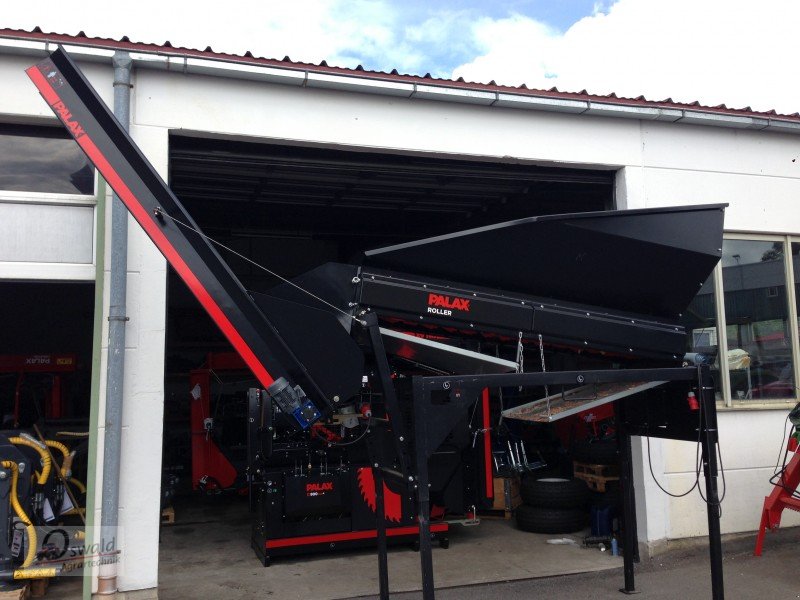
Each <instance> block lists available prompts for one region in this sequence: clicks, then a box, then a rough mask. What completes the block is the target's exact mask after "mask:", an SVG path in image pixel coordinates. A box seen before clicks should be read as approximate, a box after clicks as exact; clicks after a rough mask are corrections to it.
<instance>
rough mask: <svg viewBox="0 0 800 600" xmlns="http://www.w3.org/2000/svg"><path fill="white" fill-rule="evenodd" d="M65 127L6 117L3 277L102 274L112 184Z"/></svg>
mask: <svg viewBox="0 0 800 600" xmlns="http://www.w3.org/2000/svg"><path fill="white" fill-rule="evenodd" d="M99 181H100V180H99V178H97V177H96V173H95V169H94V168H93V167H92V166H91V164H90V163H89V162H88V161H87V159H86V157H85V156H84V154H83V152H82V151H81V149H80V147H79V146H78V145H77V144H76V143H75V142H74V141H73V140H72V138H71V137H69V135H68V134H67V132H66V131H64V129H63V128H62V127H60V126H56V125H54V126H52V127H45V126H41V125H23V124H11V123H0V278H3V279H48V280H60V279H77V280H91V279H94V278H95V253H96V252H97V245H96V229H97V223H96V219H97V204H98V200H99V195H100V194H105V191H104V190H105V188H104V187H103V186H102V185H99V183H98V182H99Z"/></svg>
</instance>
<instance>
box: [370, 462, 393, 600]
mask: <svg viewBox="0 0 800 600" xmlns="http://www.w3.org/2000/svg"><path fill="white" fill-rule="evenodd" d="M372 474H373V477H374V478H375V519H376V521H377V532H378V585H379V588H380V597H381V600H389V561H388V556H387V548H386V512H385V509H384V504H383V473H381V470H380V469H379V468H377V467H376V468H373V469H372Z"/></svg>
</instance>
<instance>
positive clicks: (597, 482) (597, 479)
mask: <svg viewBox="0 0 800 600" xmlns="http://www.w3.org/2000/svg"><path fill="white" fill-rule="evenodd" d="M575 477H577V478H578V479H583V480H584V481H585V482H586V485H588V486H589V489H590V490H592V491H594V492H600V493H603V492H605V491H606V485H607V484H608V483H609V482H611V481H619V477H603V476H602V475H589V474H587V473H575Z"/></svg>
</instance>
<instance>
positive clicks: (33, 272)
mask: <svg viewBox="0 0 800 600" xmlns="http://www.w3.org/2000/svg"><path fill="white" fill-rule="evenodd" d="M48 121H49V122H48V123H47V124H46V125H45V124H42V123H41V122H37V123H21V124H22V125H26V124H27V125H32V126H36V127H39V128H41V127H50V128H52V129H54V130H55V129H58V126H57V124H56V123H55V120H50V119H48ZM3 124H6V123H3ZM7 124H9V125H18V124H20V123H13V122H12V123H7ZM92 171H93V172H94V181H93V184H92V193H91V194H62V193H56V192H25V191H19V190H5V189H0V203H2V204H22V205H24V204H46V205H51V206H74V207H91V208H92V209H93V218H92V259H91V262H90V263H49V262H35V261H33V262H27V261H25V262H13V261H0V279H20V280H22V279H24V280H77V281H94V280H95V279H96V273H95V271H96V265H97V253H98V252H102V248H98V247H97V217H98V215H97V206H98V204H99V200H100V195H101V194H105V193H106V188H105V185H104V184H103V182H102V180H101V179H100V174H99V172H98V171H97V169H95V168H94V166H92Z"/></svg>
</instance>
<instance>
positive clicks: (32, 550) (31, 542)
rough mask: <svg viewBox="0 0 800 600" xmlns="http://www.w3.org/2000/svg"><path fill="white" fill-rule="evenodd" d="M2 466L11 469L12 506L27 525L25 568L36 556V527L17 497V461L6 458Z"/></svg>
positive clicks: (0, 463) (0, 464) (23, 564)
mask: <svg viewBox="0 0 800 600" xmlns="http://www.w3.org/2000/svg"><path fill="white" fill-rule="evenodd" d="M0 466H2V467H3V468H4V469H9V470H10V471H11V494H10V496H9V498H10V499H11V508H13V509H14V513H15V514H16V515H17V518H18V519H19V520H20V521H22V523H23V525H25V530H26V531H27V532H28V551H27V552H26V553H25V561H24V562H23V563H22V568H23V569H24V568H26V567H29V566H30V565H31V564H32V563H33V560H34V559H35V558H36V541H37V540H36V528H35V527H34V526H33V523H32V522H31V520H30V519H29V518H28V515H27V514H25V510H24V509H23V508H22V505H21V504H20V503H19V498H18V497H17V480H18V479H19V467H18V466H17V463H15V462H13V461H11V460H4V461H2V462H0ZM14 577H15V578H16V571H15V572H14Z"/></svg>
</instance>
